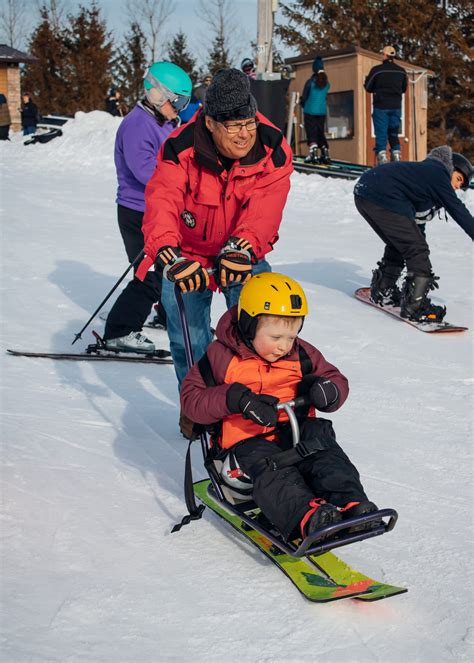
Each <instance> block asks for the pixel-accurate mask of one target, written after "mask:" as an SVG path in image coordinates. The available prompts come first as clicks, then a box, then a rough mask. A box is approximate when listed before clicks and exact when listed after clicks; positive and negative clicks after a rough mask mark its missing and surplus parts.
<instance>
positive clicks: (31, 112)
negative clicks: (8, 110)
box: [21, 101, 38, 128]
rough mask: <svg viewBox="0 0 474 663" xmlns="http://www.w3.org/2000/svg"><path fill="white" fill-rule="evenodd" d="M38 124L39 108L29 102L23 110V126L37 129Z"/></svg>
mask: <svg viewBox="0 0 474 663" xmlns="http://www.w3.org/2000/svg"><path fill="white" fill-rule="evenodd" d="M37 124H38V106H36V104H34V103H33V102H32V101H29V102H28V103H27V104H25V105H24V106H23V108H22V109H21V126H22V127H23V128H24V127H36V126H37Z"/></svg>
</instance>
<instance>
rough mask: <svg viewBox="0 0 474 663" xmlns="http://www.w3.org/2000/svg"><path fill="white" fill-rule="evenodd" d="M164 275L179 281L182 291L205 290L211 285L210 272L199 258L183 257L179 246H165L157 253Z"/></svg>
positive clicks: (157, 263)
mask: <svg viewBox="0 0 474 663" xmlns="http://www.w3.org/2000/svg"><path fill="white" fill-rule="evenodd" d="M155 263H156V265H157V267H158V269H161V270H162V271H163V277H164V278H166V279H168V281H171V282H172V283H177V284H178V286H179V287H180V289H181V291H182V292H193V291H198V292H204V290H206V288H207V287H208V286H209V274H208V273H207V270H206V269H204V268H203V266H202V265H201V263H200V262H198V261H197V260H191V259H189V258H183V257H182V256H181V251H180V250H179V248H177V247H174V246H164V247H163V248H162V249H160V251H158V253H157V255H156V261H155Z"/></svg>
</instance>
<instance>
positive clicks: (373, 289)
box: [370, 259, 403, 306]
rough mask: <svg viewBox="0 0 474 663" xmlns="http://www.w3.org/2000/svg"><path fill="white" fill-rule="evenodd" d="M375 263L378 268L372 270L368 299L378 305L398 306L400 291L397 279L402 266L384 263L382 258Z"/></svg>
mask: <svg viewBox="0 0 474 663" xmlns="http://www.w3.org/2000/svg"><path fill="white" fill-rule="evenodd" d="M377 265H378V269H374V271H373V272H372V282H371V284H370V299H371V300H372V301H373V302H374V304H378V305H379V306H400V300H401V292H400V289H399V287H398V285H397V281H398V279H399V277H400V274H401V272H402V269H403V267H402V266H401V265H393V264H390V263H386V262H385V260H384V259H382V260H381V261H380V262H378V263H377Z"/></svg>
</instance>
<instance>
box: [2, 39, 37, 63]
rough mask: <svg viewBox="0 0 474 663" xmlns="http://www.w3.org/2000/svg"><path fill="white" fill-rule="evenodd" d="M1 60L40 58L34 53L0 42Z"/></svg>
mask: <svg viewBox="0 0 474 663" xmlns="http://www.w3.org/2000/svg"><path fill="white" fill-rule="evenodd" d="M1 62H13V63H15V64H16V63H18V62H26V63H28V62H29V63H32V62H38V58H35V57H34V55H29V54H28V53H24V52H23V51H18V50H17V49H16V48H12V47H11V46H7V45H6V44H0V63H1Z"/></svg>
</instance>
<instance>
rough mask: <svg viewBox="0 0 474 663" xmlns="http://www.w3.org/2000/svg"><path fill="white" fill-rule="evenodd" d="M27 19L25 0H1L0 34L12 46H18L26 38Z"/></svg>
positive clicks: (21, 44)
mask: <svg viewBox="0 0 474 663" xmlns="http://www.w3.org/2000/svg"><path fill="white" fill-rule="evenodd" d="M27 32H28V20H27V12H26V3H25V0H2V5H1V9H0V34H1V35H2V37H3V38H4V39H5V41H6V43H7V44H8V45H9V46H11V47H12V48H20V47H21V46H23V42H24V41H25V39H26V35H27Z"/></svg>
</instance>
